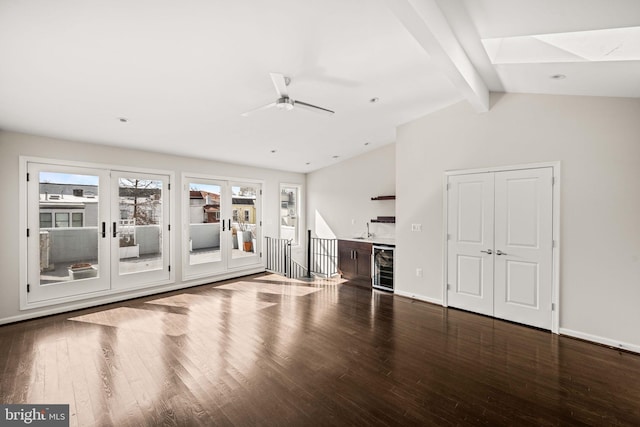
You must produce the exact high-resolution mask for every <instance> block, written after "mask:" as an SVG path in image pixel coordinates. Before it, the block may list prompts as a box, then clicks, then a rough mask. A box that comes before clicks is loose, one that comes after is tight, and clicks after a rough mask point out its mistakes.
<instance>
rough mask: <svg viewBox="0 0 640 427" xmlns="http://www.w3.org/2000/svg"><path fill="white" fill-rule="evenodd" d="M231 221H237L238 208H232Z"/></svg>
mask: <svg viewBox="0 0 640 427" xmlns="http://www.w3.org/2000/svg"><path fill="white" fill-rule="evenodd" d="M233 222H238V209H234V210H233Z"/></svg>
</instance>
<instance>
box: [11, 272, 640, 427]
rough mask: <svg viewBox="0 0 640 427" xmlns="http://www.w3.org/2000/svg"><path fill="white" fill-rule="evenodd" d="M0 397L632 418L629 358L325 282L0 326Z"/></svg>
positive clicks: (451, 418)
mask: <svg viewBox="0 0 640 427" xmlns="http://www.w3.org/2000/svg"><path fill="white" fill-rule="evenodd" d="M0 373H1V374H2V379H1V383H0V402H1V403H46V404H53V403H68V404H70V414H71V425H79V426H91V425H100V426H102V425H116V426H140V425H149V426H157V425H177V426H189V425H207V426H210V425H403V426H404V425H490V426H499V425H515V426H524V425H636V426H637V425H640V355H636V354H631V353H625V352H620V351H617V350H614V349H610V348H606V347H602V346H598V345H595V344H590V343H586V342H582V341H579V340H574V339H571V338H566V337H559V336H556V335H553V334H550V333H548V332H544V331H540V330H536V329H532V328H527V327H523V326H519V325H514V324H510V323H507V322H503V321H499V320H494V319H491V318H487V317H483V316H478V315H474V314H471V313H466V312H463V311H458V310H453V309H445V308H443V307H439V306H436V305H431V304H427V303H423V302H419V301H413V300H410V299H406V298H402V297H398V296H393V295H390V294H387V293H382V292H372V291H371V290H370V289H363V288H361V287H356V286H350V285H348V284H340V283H339V282H336V281H316V282H314V283H303V282H296V281H289V282H287V281H284V280H283V279H282V278H281V277H279V276H273V275H257V276H251V277H249V278H244V279H238V280H235V281H227V282H222V283H218V284H213V285H206V286H200V287H197V288H191V289H188V290H183V291H179V292H172V293H168V294H163V295H156V296H152V297H147V298H142V299H137V300H132V301H128V302H124V303H119V304H112V305H108V306H103V307H98V308H93V309H87V310H82V311H77V312H72V313H67V314H63V315H56V316H51V317H47V318H42V319H36V320H31V321H26V322H21V323H16V324H12V325H5V326H1V327H0Z"/></svg>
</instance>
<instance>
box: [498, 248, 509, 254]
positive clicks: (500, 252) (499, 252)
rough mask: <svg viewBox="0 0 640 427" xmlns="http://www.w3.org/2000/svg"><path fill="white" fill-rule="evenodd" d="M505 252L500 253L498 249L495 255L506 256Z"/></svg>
mask: <svg viewBox="0 0 640 427" xmlns="http://www.w3.org/2000/svg"><path fill="white" fill-rule="evenodd" d="M506 254H507V253H506V252H502V251H501V250H500V249H498V250H497V251H496V255H506Z"/></svg>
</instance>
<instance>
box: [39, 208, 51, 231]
mask: <svg viewBox="0 0 640 427" xmlns="http://www.w3.org/2000/svg"><path fill="white" fill-rule="evenodd" d="M51 221H52V220H51V212H40V228H52V227H53V223H52V222H51Z"/></svg>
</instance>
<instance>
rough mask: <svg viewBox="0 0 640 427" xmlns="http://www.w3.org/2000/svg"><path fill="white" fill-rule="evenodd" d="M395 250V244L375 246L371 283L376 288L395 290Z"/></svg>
mask: <svg viewBox="0 0 640 427" xmlns="http://www.w3.org/2000/svg"><path fill="white" fill-rule="evenodd" d="M394 250H395V248H394V247H393V246H382V245H374V246H373V253H372V255H371V257H372V262H371V269H372V270H373V271H372V274H371V280H372V283H371V285H372V286H373V287H374V288H376V289H381V290H383V291H390V292H393V273H394V263H393V253H394Z"/></svg>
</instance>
